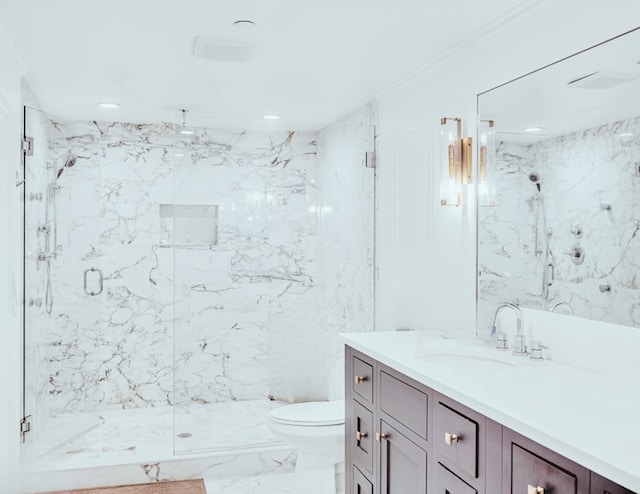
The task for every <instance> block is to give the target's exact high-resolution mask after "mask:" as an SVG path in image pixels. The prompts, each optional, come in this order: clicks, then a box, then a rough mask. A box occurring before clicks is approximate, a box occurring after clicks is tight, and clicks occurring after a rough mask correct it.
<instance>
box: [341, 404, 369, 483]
mask: <svg viewBox="0 0 640 494" xmlns="http://www.w3.org/2000/svg"><path fill="white" fill-rule="evenodd" d="M351 406H352V415H351V426H350V430H349V431H348V432H347V435H348V436H347V444H348V446H349V448H350V451H351V461H352V462H353V464H354V465H357V466H358V467H360V469H362V470H366V471H367V472H368V473H369V474H373V438H374V435H375V434H374V432H375V431H374V423H373V413H371V412H370V411H369V410H367V409H366V408H365V407H363V406H362V405H361V404H360V403H358V402H357V401H355V400H353V401H352V402H351Z"/></svg>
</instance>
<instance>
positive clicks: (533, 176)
mask: <svg viewBox="0 0 640 494" xmlns="http://www.w3.org/2000/svg"><path fill="white" fill-rule="evenodd" d="M529 180H531V182H533V183H534V184H536V188H537V189H538V192H540V175H539V174H538V172H531V173H529Z"/></svg>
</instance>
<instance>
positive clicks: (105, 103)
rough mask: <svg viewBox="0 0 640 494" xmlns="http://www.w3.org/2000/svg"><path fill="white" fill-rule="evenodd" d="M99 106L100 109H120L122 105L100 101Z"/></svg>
mask: <svg viewBox="0 0 640 494" xmlns="http://www.w3.org/2000/svg"><path fill="white" fill-rule="evenodd" d="M98 106H99V107H100V108H111V109H113V108H119V107H120V105H119V104H118V103H111V102H110V101H100V102H98Z"/></svg>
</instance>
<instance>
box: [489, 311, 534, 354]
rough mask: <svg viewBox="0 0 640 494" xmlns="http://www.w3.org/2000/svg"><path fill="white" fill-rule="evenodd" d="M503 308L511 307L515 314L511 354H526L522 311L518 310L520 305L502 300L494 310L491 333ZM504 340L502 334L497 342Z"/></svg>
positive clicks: (494, 329)
mask: <svg viewBox="0 0 640 494" xmlns="http://www.w3.org/2000/svg"><path fill="white" fill-rule="evenodd" d="M504 309H511V310H512V311H513V312H514V314H515V315H516V337H515V349H514V350H513V354H514V355H527V346H526V340H525V336H524V331H523V329H522V319H523V316H522V311H521V310H520V307H518V306H517V305H516V304H513V303H511V302H503V303H501V304H500V305H498V307H497V308H496V310H495V312H494V313H493V320H492V322H491V333H492V334H493V333H495V331H496V324H497V321H498V316H499V315H500V313H501V312H502V311H503V310H504ZM505 340H506V336H504V335H502V336H501V337H499V338H498V341H499V342H500V341H505ZM499 348H501V349H506V347H499Z"/></svg>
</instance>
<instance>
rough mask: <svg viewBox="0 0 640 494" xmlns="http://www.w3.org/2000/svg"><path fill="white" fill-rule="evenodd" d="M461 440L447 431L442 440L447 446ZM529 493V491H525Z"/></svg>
mask: <svg viewBox="0 0 640 494" xmlns="http://www.w3.org/2000/svg"><path fill="white" fill-rule="evenodd" d="M461 440H462V437H461V436H459V435H458V434H449V433H448V432H445V433H444V442H445V443H447V444H448V445H449V446H451V445H452V444H455V443H457V442H459V441H461ZM527 494H529V493H527Z"/></svg>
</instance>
